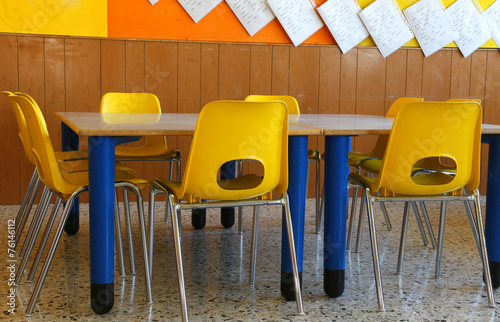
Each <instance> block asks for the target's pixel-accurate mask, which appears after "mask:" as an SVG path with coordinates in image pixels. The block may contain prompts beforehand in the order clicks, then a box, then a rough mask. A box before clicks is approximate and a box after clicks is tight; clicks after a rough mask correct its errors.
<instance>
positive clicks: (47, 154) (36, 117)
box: [11, 95, 78, 194]
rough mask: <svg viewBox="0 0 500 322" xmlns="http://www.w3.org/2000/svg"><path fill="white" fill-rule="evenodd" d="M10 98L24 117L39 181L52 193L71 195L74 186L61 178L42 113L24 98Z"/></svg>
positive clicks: (15, 96)
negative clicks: (52, 191)
mask: <svg viewBox="0 0 500 322" xmlns="http://www.w3.org/2000/svg"><path fill="white" fill-rule="evenodd" d="M11 97H12V98H13V99H14V100H15V101H16V102H17V104H18V105H19V107H20V108H21V110H22V113H23V115H24V117H25V120H26V124H27V126H28V129H29V134H30V135H29V138H30V139H31V140H26V141H30V142H31V144H32V148H31V154H32V156H33V159H34V161H35V162H34V163H35V165H36V167H37V169H38V174H39V176H40V179H41V180H42V181H43V183H44V184H45V185H46V186H48V187H49V188H50V189H52V190H54V191H59V192H60V193H62V194H71V193H73V192H74V191H75V185H73V184H71V183H69V182H67V181H66V180H65V179H64V178H63V176H62V173H61V170H60V168H59V164H58V162H57V159H56V155H55V152H54V148H53V146H52V142H51V141H50V136H49V132H48V131H47V126H46V123H45V119H44V117H43V115H42V112H41V111H40V109H39V108H37V106H35V105H33V103H32V101H31V100H30V99H29V98H27V97H26V96H22V95H14V96H11ZM77 187H78V186H77Z"/></svg>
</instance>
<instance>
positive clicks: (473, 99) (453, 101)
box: [447, 98, 481, 104]
mask: <svg viewBox="0 0 500 322" xmlns="http://www.w3.org/2000/svg"><path fill="white" fill-rule="evenodd" d="M447 102H450V103H467V102H476V103H479V104H481V100H480V99H479V98H450V99H449V100H447Z"/></svg>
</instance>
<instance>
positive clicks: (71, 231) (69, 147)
mask: <svg viewBox="0 0 500 322" xmlns="http://www.w3.org/2000/svg"><path fill="white" fill-rule="evenodd" d="M61 141H62V150H63V151H76V150H78V149H79V148H80V141H79V137H78V134H76V133H75V132H74V131H73V130H72V129H70V128H69V127H68V126H67V125H66V124H64V123H63V122H61ZM79 229H80V199H79V198H75V201H74V202H73V207H71V210H70V212H69V216H68V220H67V221H66V225H65V226H64V231H65V232H66V234H68V235H75V234H76V233H77V232H78V230H79Z"/></svg>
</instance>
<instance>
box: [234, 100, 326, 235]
mask: <svg viewBox="0 0 500 322" xmlns="http://www.w3.org/2000/svg"><path fill="white" fill-rule="evenodd" d="M245 101H251V102H268V101H282V102H284V103H285V104H286V106H287V107H288V113H289V114H294V115H299V114H300V109H299V103H298V102H297V100H296V99H295V97H293V96H288V95H248V96H247V97H245ZM320 160H321V154H320V153H319V151H318V150H307V180H306V182H309V169H310V167H311V162H314V163H316V233H317V234H318V233H319V232H320V231H321V218H320V215H321V211H320V207H321V196H320V190H321V188H320V183H321V181H320V178H321V168H320ZM239 169H240V174H239V175H241V174H242V172H241V171H242V167H241V165H240V167H239ZM306 196H307V188H306ZM240 210H241V209H240ZM240 213H241V211H240ZM239 220H240V223H241V214H240V215H239ZM240 232H241V226H240Z"/></svg>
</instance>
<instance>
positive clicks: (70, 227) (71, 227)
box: [64, 214, 80, 236]
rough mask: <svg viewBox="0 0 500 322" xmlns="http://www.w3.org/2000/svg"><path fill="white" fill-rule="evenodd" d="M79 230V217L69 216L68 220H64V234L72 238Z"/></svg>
mask: <svg viewBox="0 0 500 322" xmlns="http://www.w3.org/2000/svg"><path fill="white" fill-rule="evenodd" d="M78 230H80V215H79V214H70V215H69V216H68V219H66V225H65V226H64V231H65V232H66V234H68V235H70V236H73V235H76V233H77V232H78Z"/></svg>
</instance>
